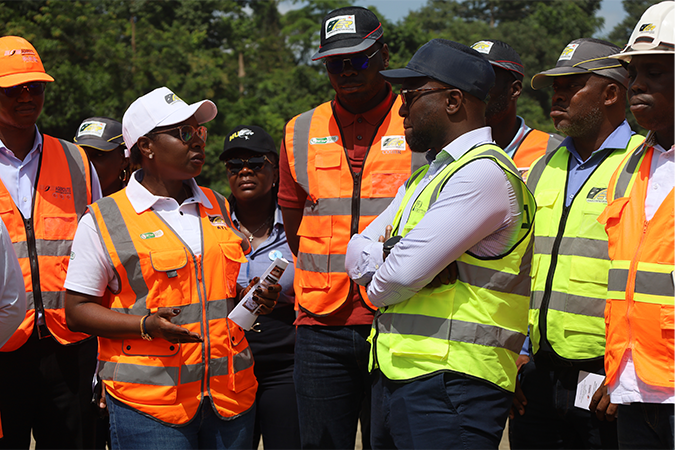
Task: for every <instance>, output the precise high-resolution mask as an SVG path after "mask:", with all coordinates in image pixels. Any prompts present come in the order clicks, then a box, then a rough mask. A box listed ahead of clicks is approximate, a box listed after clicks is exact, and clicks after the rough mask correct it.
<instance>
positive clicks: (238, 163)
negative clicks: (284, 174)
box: [225, 155, 272, 175]
mask: <svg viewBox="0 0 675 450" xmlns="http://www.w3.org/2000/svg"><path fill="white" fill-rule="evenodd" d="M265 161H267V162H268V163H270V164H272V161H270V160H269V158H268V157H267V156H265V155H262V156H253V157H251V158H249V159H243V158H234V159H229V160H227V161H225V167H227V170H228V171H229V172H230V175H236V174H238V173H239V171H241V169H243V168H244V166H246V167H248V168H249V169H251V170H253V171H255V172H258V171H260V170H262V168H263V167H265Z"/></svg>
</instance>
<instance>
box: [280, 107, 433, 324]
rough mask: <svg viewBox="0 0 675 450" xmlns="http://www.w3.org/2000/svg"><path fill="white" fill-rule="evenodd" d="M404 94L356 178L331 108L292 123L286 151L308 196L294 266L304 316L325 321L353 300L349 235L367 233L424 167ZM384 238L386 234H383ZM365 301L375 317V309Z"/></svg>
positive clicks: (297, 117) (324, 108)
mask: <svg viewBox="0 0 675 450" xmlns="http://www.w3.org/2000/svg"><path fill="white" fill-rule="evenodd" d="M400 106H401V100H400V98H399V96H396V100H395V101H394V102H393V103H392V105H391V108H390V110H389V113H388V114H387V116H386V117H385V118H384V120H383V122H382V123H381V124H380V125H379V127H378V130H377V133H376V135H375V138H374V140H373V142H372V143H371V144H370V146H369V149H368V151H367V152H366V156H365V158H364V160H363V169H362V170H361V172H360V173H352V171H351V168H350V165H349V158H348V157H347V151H346V149H345V148H344V147H343V145H342V142H343V138H342V135H341V130H340V127H339V124H338V123H337V121H336V120H335V114H334V111H333V109H332V103H331V102H327V103H324V104H322V105H320V106H318V107H317V108H315V109H313V110H311V111H307V112H305V113H303V114H300V115H299V116H296V117H295V118H293V119H292V120H291V121H290V122H289V123H288V125H286V135H285V138H284V139H285V141H284V143H285V147H286V151H287V154H288V162H289V166H290V169H291V174H292V176H293V179H294V180H295V182H296V183H298V184H299V185H300V186H301V187H302V188H303V189H304V190H305V192H307V196H308V198H307V202H306V204H305V208H304V211H303V218H302V222H301V223H300V227H299V228H298V237H299V240H300V246H299V250H298V255H297V258H296V265H295V279H294V287H295V295H296V297H295V298H296V301H297V302H298V304H299V305H300V307H301V308H302V309H303V310H305V311H306V312H308V313H310V314H312V315H315V316H325V315H329V314H331V313H333V312H334V311H336V310H337V309H338V308H340V307H341V306H342V305H343V304H344V303H345V301H346V300H347V299H349V298H351V295H352V292H353V291H352V289H354V286H356V285H355V284H354V283H352V282H351V280H350V279H349V276H347V273H346V271H345V254H346V252H347V244H348V243H349V239H350V238H351V236H352V235H354V234H356V233H360V232H361V231H363V230H364V229H365V228H366V226H368V224H370V222H372V221H373V220H374V219H375V218H376V217H377V216H378V215H379V214H380V213H381V212H382V211H384V210H385V209H386V207H387V206H389V203H391V201H392V200H393V198H394V197H395V196H396V192H397V191H398V188H399V186H401V185H402V184H403V183H405V181H406V180H407V179H408V177H409V176H410V175H411V173H413V172H414V171H415V170H417V168H419V167H421V166H423V165H424V164H426V160H425V159H424V154H422V153H413V152H411V151H410V148H409V147H408V146H407V144H406V142H405V136H404V131H403V119H402V118H401V117H400V116H399V115H398V110H399V108H400ZM383 232H384V230H383ZM360 292H361V296H362V298H363V299H364V301H365V302H366V305H367V306H368V307H369V308H371V309H372V310H373V311H374V310H375V309H377V308H376V307H375V306H373V305H372V304H371V303H370V302H369V301H368V299H367V296H366V293H365V289H361V290H360Z"/></svg>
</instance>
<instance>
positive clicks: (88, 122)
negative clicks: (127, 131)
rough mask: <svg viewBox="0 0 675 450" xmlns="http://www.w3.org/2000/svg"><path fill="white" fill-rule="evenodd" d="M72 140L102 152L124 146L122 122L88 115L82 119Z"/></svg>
mask: <svg viewBox="0 0 675 450" xmlns="http://www.w3.org/2000/svg"><path fill="white" fill-rule="evenodd" d="M73 141H74V142H75V143H76V144H78V145H84V146H86V147H92V148H95V149H96V150H101V151H104V152H109V151H110V150H115V149H116V148H117V147H119V146H120V145H121V146H124V138H123V137H122V124H121V123H120V122H118V121H116V120H113V119H111V118H109V117H89V118H88V119H84V121H82V123H81V124H80V127H79V128H78V129H77V134H76V135H75V138H74V139H73Z"/></svg>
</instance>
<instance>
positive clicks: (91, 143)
mask: <svg viewBox="0 0 675 450" xmlns="http://www.w3.org/2000/svg"><path fill="white" fill-rule="evenodd" d="M73 142H75V143H76V144H77V145H79V146H83V147H91V148H95V149H96V150H101V151H102V152H109V151H111V150H115V149H116V148H117V147H119V146H120V145H122V146H123V145H124V142H121V143H119V144H116V143H114V142H108V141H104V140H103V139H96V138H87V137H85V136H83V137H81V138H80V139H77V138H75V139H73Z"/></svg>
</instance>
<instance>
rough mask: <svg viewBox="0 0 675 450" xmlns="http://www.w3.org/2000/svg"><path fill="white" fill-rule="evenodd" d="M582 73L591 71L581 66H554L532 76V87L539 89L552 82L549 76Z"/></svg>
mask: <svg viewBox="0 0 675 450" xmlns="http://www.w3.org/2000/svg"><path fill="white" fill-rule="evenodd" d="M582 73H593V72H591V71H589V70H586V69H582V68H581V67H564V66H563V67H554V68H553V69H549V70H545V71H544V72H540V73H538V74H536V75H535V76H533V77H532V89H541V88H545V87H548V86H550V85H552V84H553V79H552V78H551V77H562V76H565V75H579V74H582Z"/></svg>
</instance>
